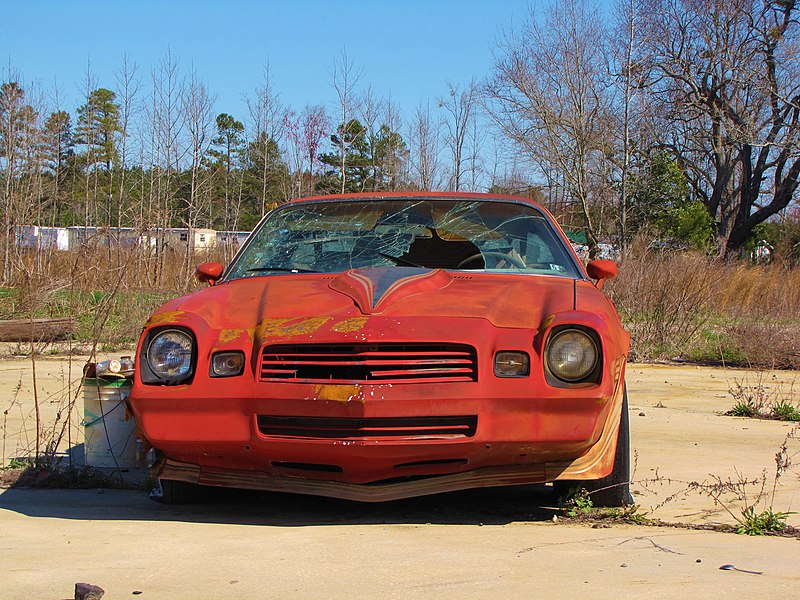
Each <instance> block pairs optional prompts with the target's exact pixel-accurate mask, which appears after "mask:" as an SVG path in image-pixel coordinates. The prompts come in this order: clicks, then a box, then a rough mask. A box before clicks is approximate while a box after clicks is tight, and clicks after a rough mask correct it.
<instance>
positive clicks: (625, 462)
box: [553, 389, 633, 507]
mask: <svg viewBox="0 0 800 600" xmlns="http://www.w3.org/2000/svg"><path fill="white" fill-rule="evenodd" d="M628 421H629V418H628V390H627V389H626V390H625V391H624V392H623V397H622V414H621V415H620V418H619V435H617V447H616V452H615V455H614V469H613V470H612V471H611V473H609V475H608V476H606V477H603V478H602V479H594V480H586V481H556V482H554V484H553V487H554V488H555V493H556V495H557V496H558V497H561V498H565V497H566V496H567V495H568V494H569V493H570V492H571V491H572V490H575V489H576V488H581V487H582V488H584V489H585V490H586V491H587V492H589V497H590V498H591V499H592V505H593V506H607V507H618V506H627V505H630V504H633V496H631V489H630V479H631V434H630V426H629V424H628Z"/></svg>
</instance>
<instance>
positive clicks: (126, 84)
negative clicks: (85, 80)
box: [116, 55, 140, 229]
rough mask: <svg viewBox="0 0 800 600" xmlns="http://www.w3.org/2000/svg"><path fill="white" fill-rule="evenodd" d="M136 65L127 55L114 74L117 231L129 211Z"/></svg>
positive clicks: (137, 80) (137, 78) (138, 83)
mask: <svg viewBox="0 0 800 600" xmlns="http://www.w3.org/2000/svg"><path fill="white" fill-rule="evenodd" d="M137 70H138V69H137V67H136V63H135V62H133V61H132V60H131V59H130V58H129V57H128V56H127V55H124V56H123V57H122V64H121V65H120V68H119V69H118V70H117V72H116V78H117V99H118V100H119V104H120V115H119V117H120V127H121V129H122V133H121V135H120V138H121V139H120V144H119V163H120V167H121V168H120V175H119V185H118V186H117V223H116V225H117V229H119V228H120V227H122V224H123V220H124V219H125V213H126V212H128V211H130V210H131V207H130V202H129V198H128V192H127V188H126V176H127V173H128V162H129V160H130V143H129V131H130V129H131V127H132V125H133V119H134V118H135V116H136V112H137V106H136V96H137V94H138V91H139V86H140V80H139V77H138V74H137Z"/></svg>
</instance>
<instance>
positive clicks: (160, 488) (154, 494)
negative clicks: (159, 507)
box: [150, 479, 202, 504]
mask: <svg viewBox="0 0 800 600" xmlns="http://www.w3.org/2000/svg"><path fill="white" fill-rule="evenodd" d="M150 498H151V499H152V500H155V501H156V502H160V503H161V504H195V503H197V502H199V501H200V500H201V499H202V488H201V487H200V486H199V485H197V484H196V483H189V482H187V481H176V480H174V479H158V480H157V481H156V484H155V486H154V487H153V489H152V490H150Z"/></svg>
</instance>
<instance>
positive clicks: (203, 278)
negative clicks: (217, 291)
mask: <svg viewBox="0 0 800 600" xmlns="http://www.w3.org/2000/svg"><path fill="white" fill-rule="evenodd" d="M222 270H223V269H222V265H221V264H219V263H218V262H207V263H203V264H202V265H197V268H196V269H195V270H194V276H195V277H197V281H199V282H200V283H207V284H208V285H214V284H215V283H216V281H217V279H219V278H220V277H222Z"/></svg>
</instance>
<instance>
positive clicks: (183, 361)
mask: <svg viewBox="0 0 800 600" xmlns="http://www.w3.org/2000/svg"><path fill="white" fill-rule="evenodd" d="M193 350H194V340H193V339H192V336H191V335H189V334H188V333H186V332H185V331H181V330H180V329H167V330H165V331H162V332H160V333H158V334H156V335H155V336H154V337H153V339H152V340H150V344H148V346H147V353H146V358H147V365H148V366H149V367H150V370H151V371H152V372H153V374H154V375H156V376H157V377H160V378H161V379H164V380H166V381H168V382H172V383H175V382H179V381H181V380H183V379H186V378H187V377H189V376H190V375H191V374H192V352H193Z"/></svg>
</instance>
